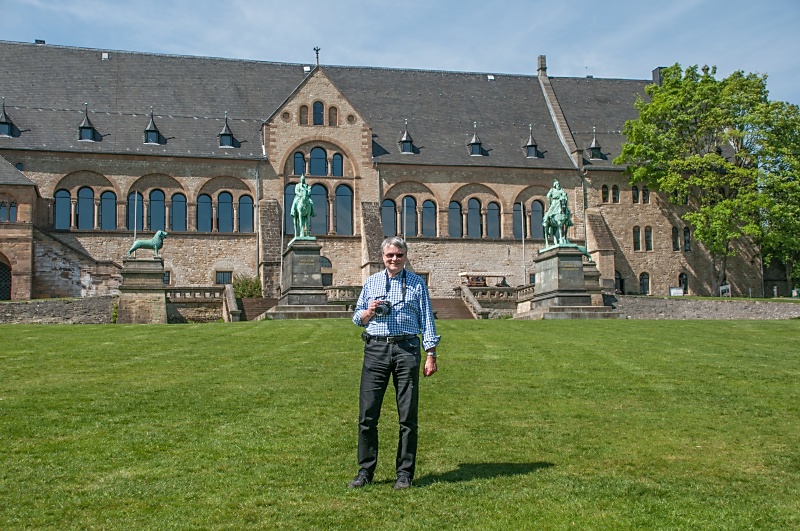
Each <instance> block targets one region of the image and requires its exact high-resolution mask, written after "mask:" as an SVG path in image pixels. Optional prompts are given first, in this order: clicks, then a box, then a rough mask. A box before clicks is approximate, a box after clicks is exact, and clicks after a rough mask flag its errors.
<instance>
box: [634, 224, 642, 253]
mask: <svg viewBox="0 0 800 531" xmlns="http://www.w3.org/2000/svg"><path fill="white" fill-rule="evenodd" d="M640 238H641V233H640V231H639V227H634V228H633V250H634V251H641V250H642V244H641V240H640Z"/></svg>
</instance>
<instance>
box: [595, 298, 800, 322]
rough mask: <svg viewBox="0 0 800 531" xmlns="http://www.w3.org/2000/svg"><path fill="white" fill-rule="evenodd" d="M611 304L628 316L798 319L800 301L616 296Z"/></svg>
mask: <svg viewBox="0 0 800 531" xmlns="http://www.w3.org/2000/svg"><path fill="white" fill-rule="evenodd" d="M608 302H613V306H614V307H615V308H616V309H617V310H619V311H620V312H622V314H623V315H625V316H627V317H628V319H800V303H798V304H795V303H789V302H767V301H763V300H752V301H741V300H730V301H708V300H691V299H679V298H675V299H666V298H662V297H630V296H627V297H626V296H618V297H616V301H615V302H614V301H613V299H612V300H610V301H608Z"/></svg>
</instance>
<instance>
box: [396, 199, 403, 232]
mask: <svg viewBox="0 0 800 531" xmlns="http://www.w3.org/2000/svg"><path fill="white" fill-rule="evenodd" d="M402 214H403V203H402V201H401V202H400V208H398V209H397V210H395V212H394V217H395V229H396V230H395V231H394V232H395V235H396V236H402V235H403V216H402Z"/></svg>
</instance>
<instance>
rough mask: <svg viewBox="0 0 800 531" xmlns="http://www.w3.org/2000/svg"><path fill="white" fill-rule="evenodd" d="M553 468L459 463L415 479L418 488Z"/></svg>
mask: <svg viewBox="0 0 800 531" xmlns="http://www.w3.org/2000/svg"><path fill="white" fill-rule="evenodd" d="M553 466H555V465H554V464H553V463H546V462H541V461H540V462H538V463H459V464H458V468H456V469H455V470H451V471H449V472H444V473H441V474H429V475H427V476H422V477H421V478H418V479H415V480H414V484H415V485H417V486H420V487H424V486H426V485H430V484H431V483H438V482H444V483H458V482H460V481H471V480H473V479H491V478H496V477H500V476H521V475H525V474H531V473H533V472H536V471H537V470H542V469H544V468H550V467H553Z"/></svg>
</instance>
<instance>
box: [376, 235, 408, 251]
mask: <svg viewBox="0 0 800 531" xmlns="http://www.w3.org/2000/svg"><path fill="white" fill-rule="evenodd" d="M387 247H397V248H398V249H402V250H403V252H404V253H408V244H407V243H406V242H405V240H404V239H403V238H401V237H400V236H389V237H388V238H386V239H385V240H383V243H381V254H384V251H385V250H386V248H387Z"/></svg>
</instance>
